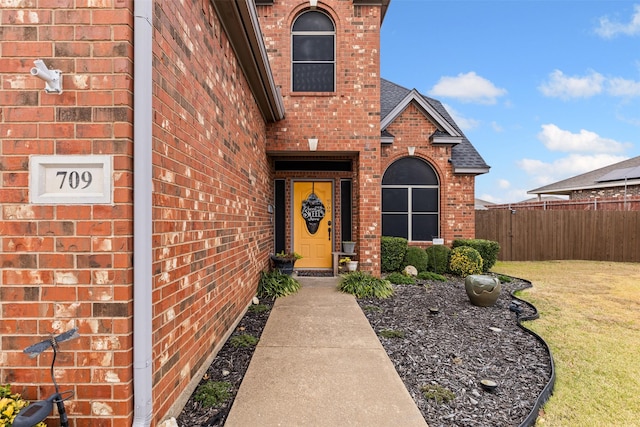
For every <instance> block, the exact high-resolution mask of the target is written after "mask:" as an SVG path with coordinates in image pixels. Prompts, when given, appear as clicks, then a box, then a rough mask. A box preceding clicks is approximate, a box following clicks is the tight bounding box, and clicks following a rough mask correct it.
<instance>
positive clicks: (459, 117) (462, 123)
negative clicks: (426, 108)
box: [442, 104, 480, 131]
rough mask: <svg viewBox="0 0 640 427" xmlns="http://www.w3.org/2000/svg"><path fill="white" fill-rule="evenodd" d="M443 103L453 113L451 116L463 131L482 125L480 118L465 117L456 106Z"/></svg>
mask: <svg viewBox="0 0 640 427" xmlns="http://www.w3.org/2000/svg"><path fill="white" fill-rule="evenodd" d="M442 105H443V106H444V108H446V109H447V111H448V112H449V114H451V117H452V118H453V120H454V121H455V122H456V124H457V125H458V126H459V127H460V129H462V130H463V131H467V130H470V129H473V128H477V127H478V126H479V125H480V121H479V120H475V119H470V118H467V117H465V116H464V115H463V114H462V113H461V112H459V111H458V110H456V109H455V108H452V107H451V106H450V105H447V104H442Z"/></svg>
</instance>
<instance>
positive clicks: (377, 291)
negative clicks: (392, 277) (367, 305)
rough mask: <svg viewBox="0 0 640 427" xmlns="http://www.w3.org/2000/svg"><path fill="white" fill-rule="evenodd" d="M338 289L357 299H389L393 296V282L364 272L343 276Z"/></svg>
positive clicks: (354, 272)
mask: <svg viewBox="0 0 640 427" xmlns="http://www.w3.org/2000/svg"><path fill="white" fill-rule="evenodd" d="M338 289H339V290H340V291H342V292H344V293H347V294H352V295H355V296H356V298H387V297H390V296H391V295H393V287H392V286H391V282H389V281H388V280H383V279H380V278H377V277H373V276H372V275H370V274H368V273H364V272H362V271H352V272H350V273H347V274H343V275H342V278H341V279H340V283H339V284H338Z"/></svg>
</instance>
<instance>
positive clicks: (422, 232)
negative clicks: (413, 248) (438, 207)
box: [383, 214, 438, 241]
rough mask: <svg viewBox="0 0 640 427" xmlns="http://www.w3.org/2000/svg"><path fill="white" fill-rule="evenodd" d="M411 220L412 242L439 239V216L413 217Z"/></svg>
mask: <svg viewBox="0 0 640 427" xmlns="http://www.w3.org/2000/svg"><path fill="white" fill-rule="evenodd" d="M411 220H412V221H413V222H412V223H411V234H412V236H411V240H413V241H429V240H433V238H434V237H438V215H420V214H418V215H412V216H411ZM383 227H384V225H383Z"/></svg>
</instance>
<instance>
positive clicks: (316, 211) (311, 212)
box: [301, 183, 325, 234]
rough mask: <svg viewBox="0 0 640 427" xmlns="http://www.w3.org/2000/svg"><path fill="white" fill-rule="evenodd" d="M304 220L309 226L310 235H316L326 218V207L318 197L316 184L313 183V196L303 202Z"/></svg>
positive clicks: (310, 195)
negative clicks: (321, 222)
mask: <svg viewBox="0 0 640 427" xmlns="http://www.w3.org/2000/svg"><path fill="white" fill-rule="evenodd" d="M301 212H302V218H303V219H304V222H305V224H307V230H309V233H311V234H316V232H317V231H318V226H319V225H320V221H322V219H323V218H324V216H325V207H324V204H323V203H322V200H320V199H319V198H318V196H316V193H315V183H311V194H309V197H307V198H306V199H305V200H303V201H302V211H301Z"/></svg>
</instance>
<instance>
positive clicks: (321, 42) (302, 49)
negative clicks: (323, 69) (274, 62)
mask: <svg viewBox="0 0 640 427" xmlns="http://www.w3.org/2000/svg"><path fill="white" fill-rule="evenodd" d="M333 58H334V53H333V35H329V36H308V35H304V36H302V35H294V36H293V60H294V61H333Z"/></svg>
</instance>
